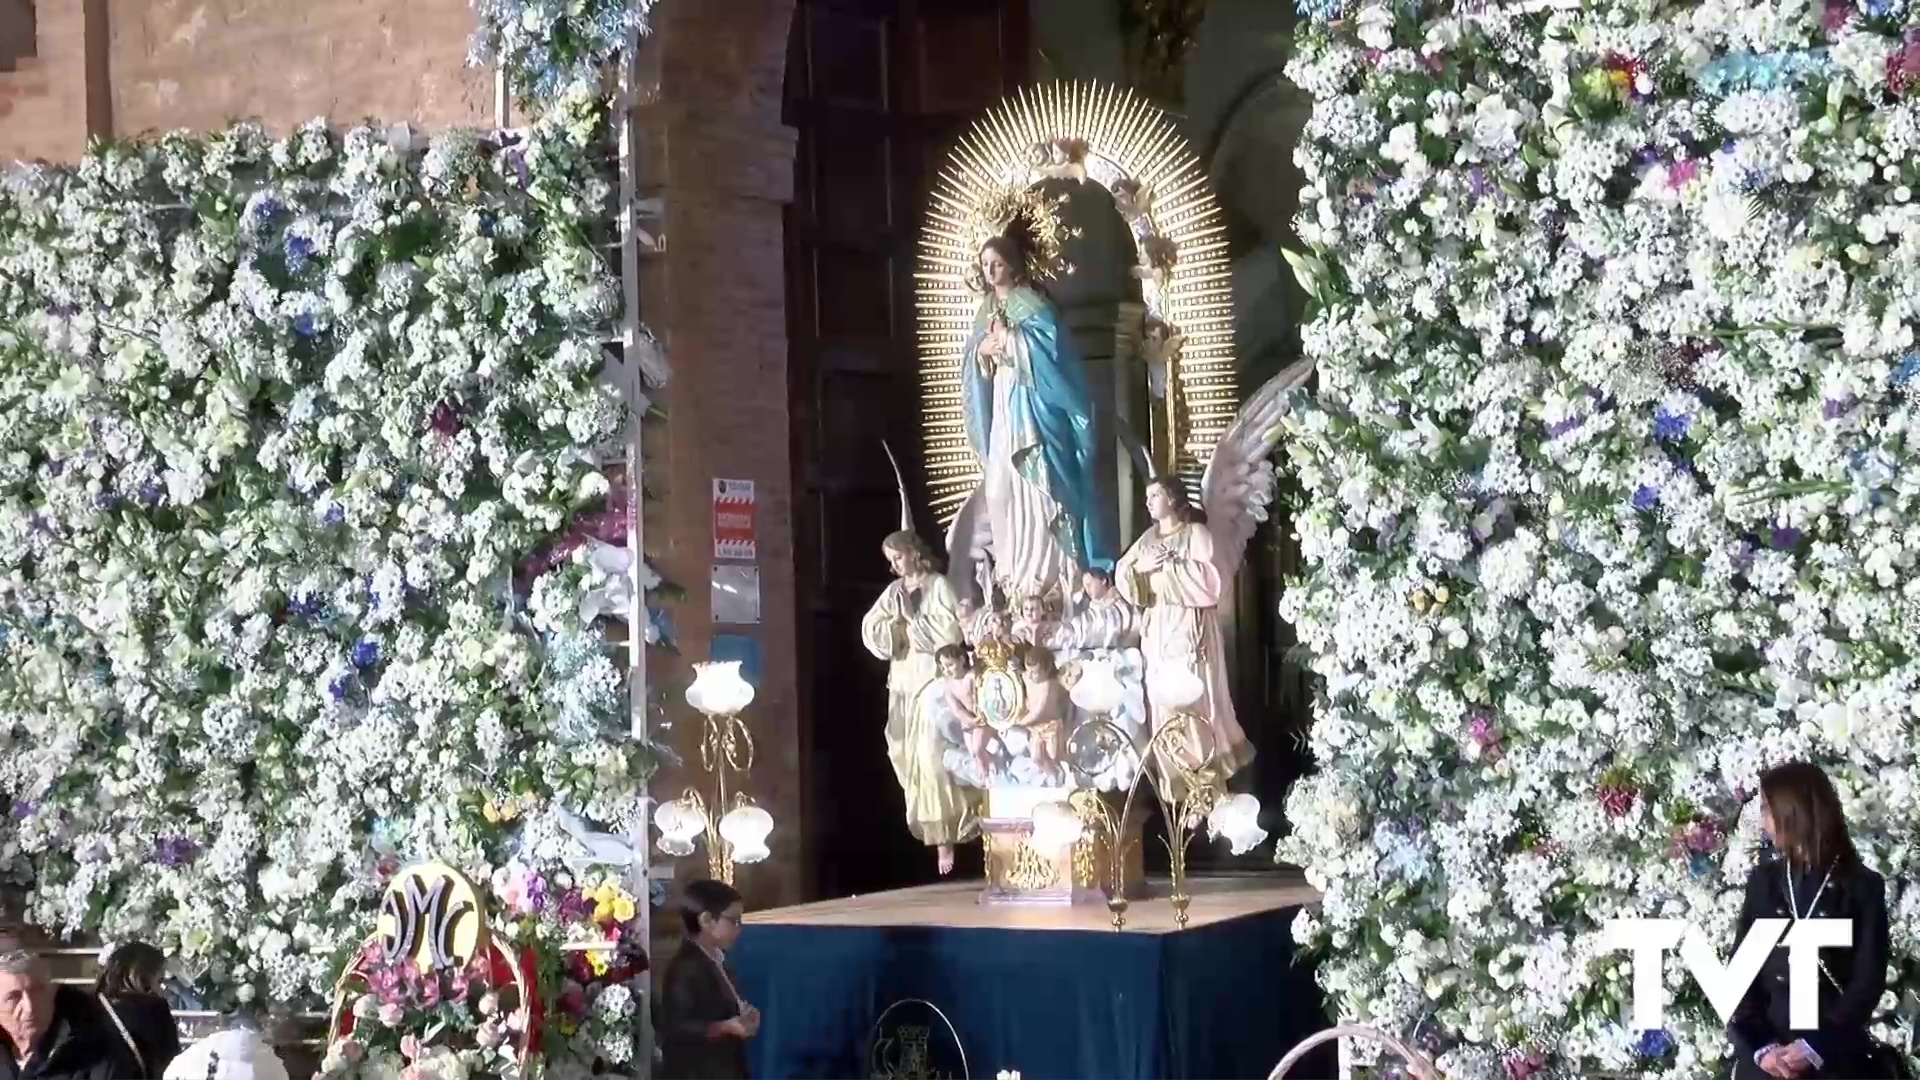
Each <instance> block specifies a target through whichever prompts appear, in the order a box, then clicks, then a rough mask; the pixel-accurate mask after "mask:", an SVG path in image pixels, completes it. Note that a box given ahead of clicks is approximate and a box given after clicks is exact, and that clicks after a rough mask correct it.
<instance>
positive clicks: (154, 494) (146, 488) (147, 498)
mask: <svg viewBox="0 0 1920 1080" xmlns="http://www.w3.org/2000/svg"><path fill="white" fill-rule="evenodd" d="M160 494H161V492H160V485H159V484H156V483H154V482H153V481H151V480H149V481H147V482H146V483H144V484H141V485H140V491H139V496H140V502H141V504H142V505H145V506H153V505H155V504H157V503H159V501H160Z"/></svg>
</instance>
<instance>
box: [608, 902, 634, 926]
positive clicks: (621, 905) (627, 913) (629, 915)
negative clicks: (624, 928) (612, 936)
mask: <svg viewBox="0 0 1920 1080" xmlns="http://www.w3.org/2000/svg"><path fill="white" fill-rule="evenodd" d="M633 916H634V909H633V897H631V896H620V897H616V898H615V899H614V901H613V917H614V918H615V919H618V920H619V921H621V922H631V921H632V920H633Z"/></svg>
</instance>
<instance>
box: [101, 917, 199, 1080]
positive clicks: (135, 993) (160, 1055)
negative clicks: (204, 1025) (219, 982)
mask: <svg viewBox="0 0 1920 1080" xmlns="http://www.w3.org/2000/svg"><path fill="white" fill-rule="evenodd" d="M166 974H167V956H166V954H165V953H163V952H161V951H160V950H159V949H156V948H154V947H153V946H151V945H148V944H147V943H145V942H143V941H130V942H128V943H126V944H124V945H121V946H118V947H116V948H115V949H114V950H113V951H112V952H111V953H109V954H107V962H106V965H105V966H104V967H102V968H101V969H100V978H99V979H97V980H96V981H95V982H94V987H93V992H94V996H95V997H98V998H99V999H100V1004H101V1005H102V1006H104V1007H105V1008H106V1010H107V1013H108V1015H107V1020H108V1022H109V1023H114V1024H115V1027H116V1028H117V1031H116V1034H120V1035H121V1036H122V1037H123V1038H124V1039H125V1040H126V1042H127V1043H128V1045H129V1048H130V1049H131V1050H132V1051H133V1052H134V1054H136V1055H137V1056H138V1057H139V1058H140V1064H141V1065H142V1066H143V1067H144V1069H145V1072H144V1074H143V1075H145V1076H146V1077H147V1078H148V1080H159V1078H160V1077H161V1076H163V1075H165V1074H166V1071H167V1065H168V1064H169V1063H170V1062H172V1061H173V1059H174V1058H176V1057H178V1056H179V1055H180V1025H179V1023H178V1022H177V1021H175V1020H174V1018H173V1009H172V1008H171V1007H169V1006H168V1005H167V999H166V998H164V997H161V996H160V980H161V979H164V978H165V977H166Z"/></svg>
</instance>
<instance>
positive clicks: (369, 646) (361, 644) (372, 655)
mask: <svg viewBox="0 0 1920 1080" xmlns="http://www.w3.org/2000/svg"><path fill="white" fill-rule="evenodd" d="M379 662H380V643H379V642H377V641H375V640H373V639H372V638H361V639H360V640H359V641H356V642H354V643H353V666H354V667H357V668H370V667H372V666H373V665H375V664H377V663H379Z"/></svg>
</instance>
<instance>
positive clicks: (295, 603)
mask: <svg viewBox="0 0 1920 1080" xmlns="http://www.w3.org/2000/svg"><path fill="white" fill-rule="evenodd" d="M320 606H321V604H320V598H319V597H317V596H314V595H312V594H310V593H299V594H297V595H295V596H294V597H292V598H291V599H289V600H288V601H287V614H289V615H292V616H293V617H294V618H296V619H305V618H310V617H311V616H314V615H318V614H319V613H320Z"/></svg>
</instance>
